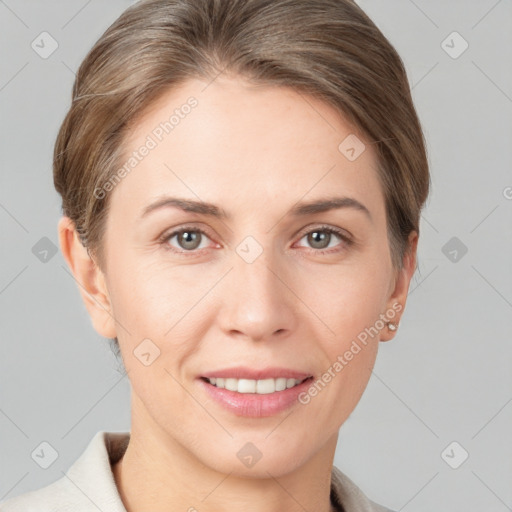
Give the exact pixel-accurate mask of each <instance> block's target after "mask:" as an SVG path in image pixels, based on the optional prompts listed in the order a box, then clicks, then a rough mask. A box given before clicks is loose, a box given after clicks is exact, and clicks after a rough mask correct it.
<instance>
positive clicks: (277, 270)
mask: <svg viewBox="0 0 512 512" xmlns="http://www.w3.org/2000/svg"><path fill="white" fill-rule="evenodd" d="M290 279H291V276H290V273H289V272H287V271H286V268H285V265H284V262H279V261H278V258H277V257H274V255H273V251H272V249H265V250H264V251H263V252H262V253H261V254H260V255H259V256H258V257H257V258H256V260H255V261H253V262H252V263H249V262H247V261H245V260H244V259H243V258H242V257H240V256H239V255H238V254H236V253H235V254H233V269H232V270H231V271H230V272H229V274H228V276H227V282H225V283H224V286H223V292H222V293H223V297H222V307H221V308H220V310H219V316H218V321H219V323H220V326H221V328H222V330H223V332H224V333H226V335H227V336H230V337H237V338H240V339H247V340H252V341H264V340H270V339H273V338H277V337H279V338H280V339H282V338H284V337H286V336H288V335H289V334H290V333H292V332H293V330H294V329H295V326H296V322H297V318H296V316H295V315H296V312H297V311H298V310H299V306H298V305H297V299H296V298H295V295H294V294H293V292H292V291H291V290H290V288H292V289H293V286H292V285H291V284H290V282H289V281H290Z"/></svg>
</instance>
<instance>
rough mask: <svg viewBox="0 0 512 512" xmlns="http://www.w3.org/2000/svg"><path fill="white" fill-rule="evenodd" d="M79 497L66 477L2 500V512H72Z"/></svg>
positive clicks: (0, 511) (0, 503)
mask: <svg viewBox="0 0 512 512" xmlns="http://www.w3.org/2000/svg"><path fill="white" fill-rule="evenodd" d="M76 499H77V496H76V493H75V492H73V489H72V488H70V487H69V485H66V482H65V480H64V478H61V479H60V480H57V481H56V482H53V483H52V484H50V485H47V486H46V487H42V488H41V489H37V490H35V491H30V492H27V493H25V494H21V495H20V496H15V497H14V498H10V499H8V500H7V501H2V502H0V512H71V511H72V510H77V509H76V502H75V500H76Z"/></svg>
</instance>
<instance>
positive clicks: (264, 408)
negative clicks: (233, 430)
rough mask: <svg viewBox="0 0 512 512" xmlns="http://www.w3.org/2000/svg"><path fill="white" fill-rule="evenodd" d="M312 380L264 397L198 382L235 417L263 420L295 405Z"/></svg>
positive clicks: (201, 381)
mask: <svg viewBox="0 0 512 512" xmlns="http://www.w3.org/2000/svg"><path fill="white" fill-rule="evenodd" d="M312 380H313V379H312V377H310V378H308V379H306V380H305V381H304V382H301V383H300V384H298V385H297V386H294V387H293V388H288V389H284V390H283V391H276V392H275V393H267V394H264V395H260V394H258V393H237V392H236V391H229V390H228V389H224V388H218V387H216V386H214V385H213V384H210V383H209V382H206V381H204V380H203V379H199V382H200V384H201V385H202V386H203V388H204V389H205V391H206V392H207V393H208V394H209V395H210V396H211V397H212V398H213V399H214V400H216V401H217V402H218V403H219V404H220V405H222V406H223V407H225V408H226V409H227V410H229V411H231V412H233V413H235V414H236V415H237V416H247V417H252V418H263V417H266V416H273V415H274V414H278V413H280V412H282V411H285V410H286V409H288V408H289V407H291V406H292V405H293V404H295V402H297V401H298V400H297V399H298V396H299V395H300V394H301V393H302V392H303V391H305V390H306V389H307V388H308V387H309V386H310V385H311V381H312Z"/></svg>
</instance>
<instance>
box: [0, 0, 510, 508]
mask: <svg viewBox="0 0 512 512" xmlns="http://www.w3.org/2000/svg"><path fill="white" fill-rule="evenodd" d="M132 3H133V2H131V1H122V0H109V1H108V2H107V1H100V0H89V1H86V0H68V1H60V2H59V1H56V0H47V1H45V2H41V1H36V0H32V1H29V0H4V1H2V0H0V43H1V50H0V51H1V60H0V62H1V64H0V65H1V68H0V109H1V125H0V144H1V150H0V159H1V160H0V166H1V167H0V168H1V184H0V226H1V245H0V248H1V262H2V263H1V270H0V311H1V324H0V330H1V354H0V450H1V451H0V464H1V466H0V501H1V500H2V499H6V498H10V497H12V496H16V495H18V494H21V493H24V492H27V491H29V490H33V489H36V488H39V487H41V486H43V485H47V484H49V483H51V482H53V481H54V480H56V479H58V478H60V477H61V476H62V473H63V472H64V471H66V470H67V469H68V467H69V466H70V465H71V464H72V463H73V462H74V461H75V460H76V459H77V458H78V456H79V455H80V454H81V453H82V452H83V450H84V449H85V447H86V446H87V444H88V443H89V441H90V440H91V438H92V436H93V435H94V434H95V433H96V432H97V431H98V430H107V431H127V430H129V429H130V411H129V407H130V404H129V392H130V387H129V382H128V379H127V377H122V376H121V374H120V373H119V372H118V371H117V370H116V368H117V362H116V360H115V357H114V355H113V354H112V353H111V350H110V347H109V344H108V342H107V341H106V340H103V339H101V338H100V337H99V336H98V335H97V334H96V333H95V331H94V330H93V328H92V326H91V323H90V320H89V317H88V315H87V313H86V310H85V307H84V306H83V304H82V302H81V299H80V296H79V293H78V290H77V286H76V284H75V282H74V280H73V278H72V277H71V276H70V274H69V273H68V271H67V267H66V265H65V262H64V260H63V258H62V256H61V254H60V252H58V253H57V254H55V255H54V256H51V253H49V254H48V255H47V261H46V262H44V261H41V260H40V259H39V258H38V257H37V254H39V256H41V254H40V252H39V253H38V250H40V245H36V244H38V243H39V244H43V245H44V244H48V241H43V242H40V240H41V239H42V238H43V237H47V238H48V239H49V240H50V241H52V242H53V243H54V244H55V245H57V243H58V241H57V229H56V225H57V221H58V218H59V216H60V202H59V197H58V196H57V194H56V192H55V191H54V189H53V184H52V177H51V161H52V150H53V144H54V141H55V136H56V134H57V130H58V128H59V126H60V123H61V122H62V120H63V117H64V115H65V112H66V110H67V108H68V106H69V103H70V95H71V87H72V82H73V79H74V70H76V69H77V67H78V65H79V63H80V62H81V60H82V59H83V57H84V56H85V53H86V52H87V50H88V49H89V48H90V47H91V46H92V44H93V43H94V42H95V41H96V39H97V38H98V37H99V36H100V35H101V33H102V32H103V31H104V30H105V29H106V28H107V26H108V25H110V23H111V22H112V21H114V19H115V18H116V17H117V16H118V15H119V14H120V13H121V12H122V11H123V10H124V9H125V8H126V7H127V6H128V5H130V4H132ZM359 4H360V5H361V6H362V7H363V9H364V10H365V11H366V12H367V13H368V14H369V15H370V17H371V18H372V19H373V20H374V21H375V23H376V24H377V25H378V26H379V27H380V28H381V30H382V31H383V32H384V34H385V35H386V36H387V37H388V38H389V39H390V41H391V42H392V43H393V44H394V45H395V47H396V48H397V50H398V52H399V53H400V55H401V56H402V58H403V60H404V62H405V65H406V67H407V70H408V75H409V80H410V83H411V86H412V87H413V96H414V100H415V103H416V106H417V109H418V113H419V115H420V119H421V121H422V123H423V126H424V130H425V134H426V138H427V142H428V151H429V160H430V163H431V172H432V192H431V196H430V199H429V202H428V205H427V208H426V209H425V211H424V214H423V217H422V224H421V236H420V246H419V269H418V271H417V273H416V275H415V277H414V280H413V282H412V284H411V290H410V293H409V300H408V303H407V307H406V313H405V315H404V317H403V321H402V323H401V326H400V329H399V332H398V334H397V336H396V338H395V340H394V341H391V342H389V343H381V344H380V351H379V356H378V359H377V364H376V366H375V369H374V374H373V376H372V378H371V380H370V383H369V385H368V388H367V390H366V393H365V395H364V396H363V398H362V400H361V402H360V403H359V405H358V406H357V408H356V410H355V411H354V413H353V414H352V416H351V417H350V418H349V419H348V421H347V422H346V423H345V424H344V425H343V427H342V429H341V431H340V440H339V444H338V449H337V452H336V460H335V463H336V465H337V466H338V467H339V468H340V469H341V470H342V471H344V472H345V473H347V474H348V475H349V477H350V478H352V479H353V480H354V481H355V482H356V483H357V484H358V485H359V486H360V487H361V488H362V489H363V491H364V492H365V493H366V494H367V495H368V496H369V497H370V498H372V499H373V500H375V501H377V502H380V503H382V504H385V505H387V506H388V507H390V508H393V509H395V510H397V511H398V510H404V511H413V510H414V511H418V512H420V511H432V510H436V511H443V512H444V511H450V512H454V511H472V510H485V511H486V512H494V511H496V512H502V511H506V510H512V485H511V482H512V438H511V435H510V432H511V431H512V429H511V426H512V403H511V402H512V375H511V374H512V372H511V356H512V344H511V332H512V315H511V313H512V309H511V308H512V275H511V274H512V263H511V262H512V258H511V254H512V252H511V248H512V228H511V227H512V171H511V169H512V166H511V164H512V144H511V141H512V116H511V114H512V64H511V62H512V59H511V57H512V50H511V49H512V2H511V1H510V0H500V1H496V0H482V1H476V0H474V1H453V0H452V1H448V2H447V1H442V0H435V1H434V0H431V1H427V0H415V1H413V0H386V1H385V2H384V1H380V0H379V1H378V0H360V1H359ZM43 31H47V32H49V33H50V34H51V35H52V37H53V38H55V40H56V41H57V42H58V45H59V46H58V48H57V50H56V51H55V52H54V53H53V54H52V55H51V56H49V57H48V58H47V59H43V58H41V57H40V56H39V55H38V54H37V53H36V52H35V51H34V50H33V49H32V47H31V43H32V41H33V40H35V39H36V37H37V36H38V35H39V34H40V33H41V32H43ZM453 31H457V32H458V33H459V34H460V35H461V36H462V37H463V38H464V40H466V41H467V42H468V44H469V47H468V49H467V50H466V51H465V52H464V53H462V54H461V55H460V56H458V58H452V57H451V56H450V55H448V53H447V52H446V51H445V48H446V45H449V46H452V47H453V48H452V49H451V50H450V51H452V53H453V52H454V51H458V50H460V49H461V48H462V46H461V40H460V39H457V37H458V36H456V39H454V40H453V41H454V42H453V43H452V42H451V40H450V38H449V39H448V40H447V42H446V43H444V45H443V44H442V42H443V41H444V40H445V39H446V38H447V36H448V35H449V34H451V33H452V32H453ZM452 39H453V37H452ZM453 237H457V240H455V241H452V242H450V243H449V245H448V246H446V247H445V244H447V243H448V242H449V240H450V239H452V238H453ZM453 244H455V245H453ZM462 244H463V245H462ZM34 246H35V247H36V249H33V248H34ZM464 246H465V247H466V248H467V253H466V254H464V255H462V253H463V251H462V249H463V247H464ZM443 247H445V248H444V249H443ZM454 249H455V250H456V251H457V260H456V261H452V260H453V257H454V255H455V253H453V252H451V254H450V251H453V250H454ZM33 251H34V252H35V253H36V254H34V252H33ZM43 441H46V442H48V443H50V444H51V445H52V446H53V447H54V448H55V449H56V451H57V452H58V458H57V460H56V461H55V462H54V463H53V464H52V465H51V466H50V467H49V468H48V469H42V468H41V467H39V465H37V464H36V463H35V462H34V460H33V459H32V458H31V453H32V452H33V451H34V450H35V449H36V448H37V447H38V446H39V445H40V443H41V442H43ZM453 441H456V442H457V443H458V445H456V446H455V448H454V449H453V451H452V450H451V449H449V450H448V451H447V452H445V456H444V457H443V456H442V453H443V451H444V450H445V448H446V447H447V446H448V445H449V444H450V443H452V442H453ZM462 450H466V451H467V452H468V453H469V457H468V459H467V460H466V461H465V462H464V463H463V464H462V465H460V467H458V468H457V469H453V468H452V467H450V466H449V465H448V464H447V462H446V461H449V462H450V463H451V464H452V465H456V463H458V462H460V460H461V454H463V453H464V452H463V451H462ZM446 454H447V455H446Z"/></svg>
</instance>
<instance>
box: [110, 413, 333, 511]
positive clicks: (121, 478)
mask: <svg viewBox="0 0 512 512" xmlns="http://www.w3.org/2000/svg"><path fill="white" fill-rule="evenodd" d="M132 413H133V409H132ZM143 418H144V421H143ZM148 433H150V434H148ZM336 442H337V435H336V436H333V437H332V438H331V439H329V440H328V441H327V443H326V444H325V445H324V446H323V447H322V448H321V449H320V450H319V451H318V452H317V453H315V454H314V455H313V456H312V457H311V458H310V459H309V460H307V461H306V462H305V463H303V464H302V465H299V466H298V467H297V468H296V469H294V470H293V471H291V472H289V473H286V474H279V475H272V474H271V471H267V472H266V474H267V475H268V478H267V477H264V476H263V477H259V478H251V477H247V476H243V475H237V474H236V472H235V471H231V472H229V473H227V474H226V473H221V472H218V471H216V470H214V469H213V468H211V467H209V466H207V465H205V464H204V463H203V462H201V460H199V459H198V458H197V457H196V456H194V454H192V453H191V452H190V451H188V450H187V449H186V448H185V447H184V446H183V445H181V444H180V443H179V442H177V441H176V440H175V439H173V438H172V437H171V436H169V435H168V434H167V433H165V432H164V431H163V430H162V429H160V428H159V427H158V425H156V424H155V423H154V422H152V420H150V419H149V417H148V416H144V415H141V414H135V415H133V416H132V427H131V435H130V442H129V444H128V447H127V449H126V452H125V454H124V456H123V457H122V458H121V459H120V460H119V461H118V462H117V463H116V464H114V465H113V473H114V478H115V481H116V485H117V488H118V490H119V494H120V496H121V499H122V501H123V503H124V506H125V508H126V510H127V512H136V511H138V510H148V509H151V511H152V512H164V511H165V512H178V511H179V512H183V511H187V512H198V511H200V512H213V511H215V512H228V511H232V510H244V511H245V512H263V511H265V512H282V511H283V510H286V511H287V512H303V511H304V510H315V511H318V512H332V511H334V508H333V507H332V505H331V502H330V489H331V471H332V464H333V459H334V451H335V449H336Z"/></svg>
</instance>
